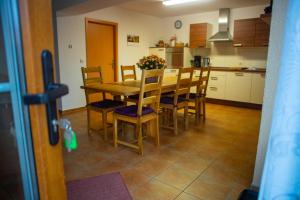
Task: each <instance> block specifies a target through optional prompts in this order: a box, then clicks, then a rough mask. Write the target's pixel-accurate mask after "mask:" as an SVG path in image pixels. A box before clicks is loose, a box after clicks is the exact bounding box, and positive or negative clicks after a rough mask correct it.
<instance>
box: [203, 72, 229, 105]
mask: <svg viewBox="0 0 300 200" xmlns="http://www.w3.org/2000/svg"><path fill="white" fill-rule="evenodd" d="M225 86H226V72H217V71H211V72H210V76H209V81H208V86H207V97H208V98H213V99H225Z"/></svg>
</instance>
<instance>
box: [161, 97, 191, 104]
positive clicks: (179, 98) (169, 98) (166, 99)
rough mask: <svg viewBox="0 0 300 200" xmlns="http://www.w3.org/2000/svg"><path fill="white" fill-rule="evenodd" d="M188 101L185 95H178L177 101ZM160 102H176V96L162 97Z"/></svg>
mask: <svg viewBox="0 0 300 200" xmlns="http://www.w3.org/2000/svg"><path fill="white" fill-rule="evenodd" d="M184 101H186V99H185V98H183V97H178V100H177V103H181V102H184ZM160 103H163V104H174V97H161V98H160Z"/></svg>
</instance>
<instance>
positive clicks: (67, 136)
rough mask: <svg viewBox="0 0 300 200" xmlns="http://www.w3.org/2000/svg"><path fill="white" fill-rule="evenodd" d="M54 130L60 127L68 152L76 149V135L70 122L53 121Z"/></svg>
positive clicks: (64, 120)
mask: <svg viewBox="0 0 300 200" xmlns="http://www.w3.org/2000/svg"><path fill="white" fill-rule="evenodd" d="M52 123H53V126H54V128H57V126H58V127H60V128H61V129H63V130H64V144H65V148H66V149H67V150H68V152H71V151H72V150H76V149H77V138H76V133H75V132H74V131H73V130H72V127H71V122H70V121H69V120H67V119H59V120H53V122H52Z"/></svg>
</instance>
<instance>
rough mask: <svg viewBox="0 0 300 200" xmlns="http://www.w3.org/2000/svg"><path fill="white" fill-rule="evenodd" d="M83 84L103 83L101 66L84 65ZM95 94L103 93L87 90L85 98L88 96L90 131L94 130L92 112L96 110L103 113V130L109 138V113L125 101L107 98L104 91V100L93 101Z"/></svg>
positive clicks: (82, 69)
mask: <svg viewBox="0 0 300 200" xmlns="http://www.w3.org/2000/svg"><path fill="white" fill-rule="evenodd" d="M81 73H82V79H83V85H84V86H88V85H94V84H101V83H103V82H102V74H101V67H82V68H81ZM94 94H101V93H99V92H95V91H90V90H85V98H86V108H87V123H88V133H90V130H93V129H92V128H91V126H90V122H91V119H90V112H91V111H95V112H99V113H101V114H102V123H103V132H104V140H107V114H108V113H109V112H112V111H114V109H115V108H118V107H122V106H124V102H122V101H116V100H112V99H106V96H105V93H104V92H103V93H102V100H100V99H99V100H96V101H92V100H91V96H92V95H94ZM99 98H101V97H99Z"/></svg>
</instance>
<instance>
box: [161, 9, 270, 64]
mask: <svg viewBox="0 0 300 200" xmlns="http://www.w3.org/2000/svg"><path fill="white" fill-rule="evenodd" d="M265 7H266V6H252V7H245V8H235V9H231V12H230V28H229V29H230V32H231V35H233V26H234V20H236V19H247V18H257V17H260V15H261V14H262V13H264V8H265ZM218 17H219V11H212V12H205V13H199V14H192V15H185V16H177V17H169V18H165V19H163V24H164V35H163V36H162V37H161V39H164V40H169V38H170V37H171V36H173V35H176V36H177V40H178V41H181V42H184V43H189V32H190V24H193V23H209V24H211V25H212V33H213V34H215V33H216V32H217V31H218ZM178 19H179V20H181V21H182V23H183V25H182V28H181V29H175V28H174V22H175V21H176V20H178ZM267 52H268V48H266V47H261V48H234V47H233V46H232V42H225V43H224V42H222V43H212V46H211V48H209V49H203V48H202V49H197V50H194V51H193V54H194V55H202V56H210V58H211V65H212V66H217V67H237V66H248V67H249V66H250V67H252V66H254V67H261V68H265V67H266V59H267Z"/></svg>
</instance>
